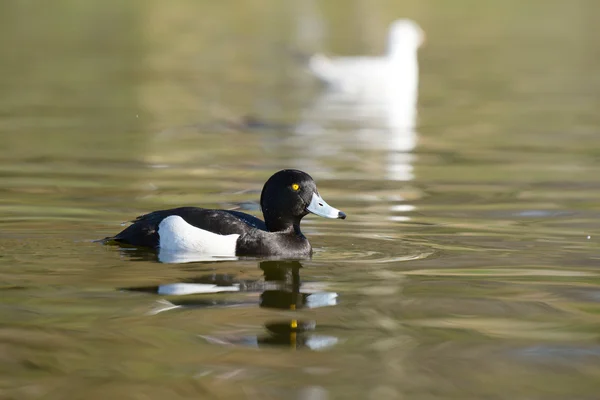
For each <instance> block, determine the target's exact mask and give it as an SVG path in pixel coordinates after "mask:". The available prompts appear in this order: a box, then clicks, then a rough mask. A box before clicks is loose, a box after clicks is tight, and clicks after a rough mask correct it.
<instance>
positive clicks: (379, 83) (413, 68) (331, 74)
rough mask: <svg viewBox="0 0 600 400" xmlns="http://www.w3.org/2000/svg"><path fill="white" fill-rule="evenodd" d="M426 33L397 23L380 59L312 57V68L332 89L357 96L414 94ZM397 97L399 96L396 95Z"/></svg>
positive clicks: (411, 24) (410, 23) (405, 22)
mask: <svg viewBox="0 0 600 400" xmlns="http://www.w3.org/2000/svg"><path fill="white" fill-rule="evenodd" d="M424 37H425V36H424V33H423V30H422V29H421V28H420V27H419V25H418V24H417V23H416V22H414V21H412V20H409V19H399V20H396V21H394V22H393V23H392V24H391V25H390V28H389V33H388V44H387V52H386V54H385V55H383V56H379V57H337V58H328V57H326V56H324V55H322V54H315V55H314V56H312V57H311V59H310V62H309V68H310V70H311V71H312V72H313V74H314V75H315V76H317V77H318V78H319V79H320V80H322V81H323V82H325V83H326V84H327V85H328V86H329V89H330V90H334V91H339V92H344V93H347V94H351V95H355V96H361V97H364V96H366V97H367V98H370V97H371V96H369V94H373V95H375V96H378V95H380V94H381V93H382V92H384V91H389V89H393V90H394V91H397V90H404V91H406V90H408V91H410V92H414V91H415V90H416V87H417V85H418V72H419V67H418V62H417V50H418V48H419V46H420V45H421V44H422V43H423V40H424ZM396 94H397V93H396Z"/></svg>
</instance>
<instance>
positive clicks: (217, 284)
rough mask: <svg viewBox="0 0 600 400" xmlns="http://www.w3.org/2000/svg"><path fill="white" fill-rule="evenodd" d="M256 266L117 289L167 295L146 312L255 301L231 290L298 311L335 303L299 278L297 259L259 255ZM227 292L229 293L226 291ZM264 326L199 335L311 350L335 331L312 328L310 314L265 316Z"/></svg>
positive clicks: (328, 294) (334, 340)
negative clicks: (245, 271)
mask: <svg viewBox="0 0 600 400" xmlns="http://www.w3.org/2000/svg"><path fill="white" fill-rule="evenodd" d="M259 267H260V269H261V270H262V271H263V277H262V279H257V280H239V279H236V278H235V276H234V275H227V274H210V275H203V276H200V277H198V278H194V279H189V280H186V281H184V282H178V283H170V284H164V285H160V286H151V287H129V288H122V289H121V290H128V291H138V292H147V293H154V294H158V295H163V296H167V298H163V299H161V300H160V301H159V307H157V308H156V309H154V310H153V311H152V312H150V313H149V314H150V315H155V314H158V313H162V312H165V311H170V310H174V309H181V308H188V309H189V308H209V307H210V308H219V307H222V308H225V307H243V306H252V305H254V304H256V300H255V299H254V298H250V299H248V297H242V298H240V296H239V295H238V296H233V297H232V296H231V295H233V294H235V292H237V293H238V294H239V293H251V294H255V293H260V298H259V303H258V304H259V307H261V308H271V309H278V310H290V311H298V310H302V309H305V308H319V307H326V306H334V305H336V304H337V293H334V292H326V291H319V290H318V289H317V288H316V286H318V285H312V287H311V285H303V284H302V283H301V281H300V270H301V268H302V264H301V263H300V262H299V261H289V260H266V261H261V262H260V263H259ZM232 292H234V293H232ZM227 293H229V295H230V296H227ZM193 295H194V296H193ZM215 295H216V296H215ZM180 296H182V297H180ZM183 296H184V297H183ZM264 326H265V328H266V330H267V333H266V334H265V335H249V336H212V335H201V337H202V338H203V339H204V340H206V341H207V342H209V343H212V344H219V345H242V346H251V347H262V346H274V345H278V346H286V347H291V348H294V349H297V348H307V349H311V350H317V349H324V348H327V347H330V346H333V345H335V344H336V343H337V342H338V338H337V337H335V336H330V335H320V334H317V333H315V331H316V327H317V323H316V321H314V320H302V319H299V318H296V317H291V318H289V319H288V318H286V319H283V320H274V321H268V322H266V323H265V325H264Z"/></svg>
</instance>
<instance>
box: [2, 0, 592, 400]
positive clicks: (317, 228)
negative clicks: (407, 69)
mask: <svg viewBox="0 0 600 400" xmlns="http://www.w3.org/2000/svg"><path fill="white" fill-rule="evenodd" d="M599 16H600V3H598V2H597V1H594V0H572V1H562V0H544V1H541V0H539V1H527V2H523V1H517V0H510V1H492V0H489V1H475V0H472V1H471V0H454V1H445V0H419V1H416V0H414V1H412V0H406V1H401V0H398V1H387V0H385V1H384V0H369V1H366V0H362V1H361V0H354V1H346V0H339V1H326V2H325V1H321V2H319V1H316V0H315V1H310V0H296V1H291V0H286V1H274V0H252V1H245V2H233V1H222V2H216V1H191V0H190V1H184V0H182V1H176V2H165V1H156V0H149V1H131V2H125V3H124V2H120V1H113V0H108V1H87V2H80V1H74V0H56V1H53V2H41V1H30V0H26V1H4V2H1V3H0V54H1V56H0V93H1V95H0V135H1V140H0V191H1V193H2V196H0V249H1V254H0V255H1V257H0V290H1V291H2V292H3V293H2V299H3V300H2V302H1V303H2V304H0V321H2V322H1V324H0V372H1V373H0V376H1V378H0V390H1V392H0V397H3V398H15V399H17V398H18V399H27V398H39V397H44V398H65V396H66V394H68V395H69V396H68V397H69V398H72V399H75V398H84V397H85V398H86V399H92V398H106V397H107V396H117V397H118V398H132V399H133V398H164V397H165V396H168V397H169V398H177V397H181V398H185V397H186V396H196V397H201V398H210V397H211V396H212V397H217V398H243V397H246V398H282V397H285V398H299V399H309V398H311V399H313V398H314V399H330V398H331V399H333V398H341V397H344V398H347V397H348V396H350V397H351V398H372V399H388V398H390V399H391V398H418V399H428V398H431V399H434V398H461V399H463V398H483V397H490V398H510V399H520V398H522V399H538V398H539V399H542V398H543V399H548V398H573V397H578V398H594V397H595V396H596V395H597V393H598V389H599V383H598V382H600V379H598V378H599V377H600V376H599V374H600V371H599V370H598V360H599V357H600V347H599V346H598V339H599V335H598V328H599V326H600V324H599V323H600V320H599V319H598V313H599V312H600V303H599V301H600V287H599V286H598V285H599V283H600V281H599V278H600V275H599V274H598V272H597V266H598V262H599V257H598V238H600V236H599V235H600V229H599V228H598V222H599V219H600V207H599V205H598V197H599V195H600V182H599V181H598V176H599V167H600V136H599V132H598V126H599V123H600V116H599V113H598V110H599V109H600V74H598V71H599V70H600V47H599V46H598V43H597V39H598V37H600V28H599V27H598V24H597V21H598V17H599ZM402 17H407V18H411V19H414V20H415V21H417V22H418V23H419V24H420V26H421V27H422V28H423V30H424V31H425V32H426V35H427V42H426V44H425V45H424V46H423V47H422V48H421V49H420V50H419V65H420V80H419V98H418V120H417V121H418V122H417V125H416V128H415V129H414V130H410V132H407V133H406V134H407V135H412V136H411V137H412V138H414V141H413V140H412V139H411V143H412V145H411V146H410V147H408V148H402V149H398V148H394V145H393V143H394V140H395V139H397V136H393V134H390V135H388V134H387V133H386V132H385V131H384V132H381V129H379V128H380V127H377V126H370V125H369V123H368V122H365V121H361V120H360V119H357V118H352V117H353V116H352V115H348V121H339V120H336V121H333V122H330V123H329V126H328V128H327V129H324V130H322V131H319V130H317V131H315V132H313V133H312V134H311V135H305V134H301V133H299V131H298V129H297V127H298V126H299V125H300V124H301V123H303V122H306V121H303V119H305V118H306V115H307V110H311V109H314V107H315V105H317V106H318V105H319V104H321V103H319V102H318V99H319V96H321V94H322V93H323V90H324V89H323V87H322V85H320V84H319V82H318V81H317V80H316V79H315V78H314V77H313V76H312V75H311V74H310V72H309V71H308V69H307V67H306V56H309V55H311V54H313V53H315V52H322V53H325V54H337V55H360V54H363V55H379V54H382V53H383V52H384V51H385V46H386V37H387V36H386V35H387V28H388V24H389V23H390V22H392V21H393V20H395V19H397V18H402ZM386 135H387V136H386ZM397 135H403V134H402V133H399V134H398V133H397ZM285 167H295V168H300V169H303V170H306V172H308V173H309V174H311V175H312V176H313V177H314V178H315V180H316V181H317V183H318V184H319V188H320V192H321V194H322V195H323V197H324V198H325V199H326V200H327V201H328V203H329V204H331V205H333V206H334V207H337V208H339V209H341V210H343V211H345V212H346V213H347V214H348V220H346V221H326V220H323V219H317V218H313V217H308V218H306V219H305V221H304V222H303V229H304V231H305V233H306V235H307V236H308V237H309V238H310V240H311V243H312V244H313V246H314V247H315V256H314V258H313V259H312V260H311V261H305V262H303V263H302V265H303V268H302V270H301V275H302V279H303V281H307V282H312V283H313V284H317V285H321V286H319V287H327V288H328V290H329V291H334V292H336V293H338V294H339V302H338V304H337V305H336V306H333V307H325V308H318V309H315V310H308V311H301V312H300V313H301V315H302V316H303V317H304V318H308V319H310V320H316V321H317V332H318V333H319V334H322V335H326V336H327V337H333V338H335V339H336V340H337V342H336V344H335V345H334V346H330V347H328V348H327V349H324V350H323V351H322V352H315V351H312V350H313V349H310V348H303V349H298V350H299V351H297V352H293V351H290V350H289V349H287V348H285V347H283V348H282V347H277V346H271V347H267V348H261V349H260V350H257V349H255V348H247V347H245V346H243V345H239V346H238V345H233V346H226V347H223V346H219V345H216V344H214V343H212V342H211V343H207V342H206V341H205V340H202V339H201V338H200V336H198V335H213V336H214V335H226V336H230V335H234V336H235V335H237V336H240V335H241V336H242V337H246V336H248V335H250V336H251V335H256V334H258V333H260V332H263V331H264V326H263V325H264V324H265V322H268V321H269V320H272V319H277V318H280V317H281V316H282V315H283V314H280V312H279V311H273V310H265V309H263V308H259V307H258V306H257V305H256V304H257V298H256V296H257V295H256V294H250V295H249V297H248V298H244V301H243V302H242V303H243V304H244V306H238V307H233V308H232V307H219V306H215V307H212V308H202V307H201V308H200V309H197V308H196V309H189V310H187V309H184V310H174V311H170V312H165V313H161V314H158V315H156V316H149V315H147V312H148V311H149V310H151V309H152V308H153V304H154V303H155V302H156V301H157V299H158V298H157V297H153V296H151V295H148V294H133V293H128V292H122V291H118V290H115V289H118V288H120V287H125V286H144V285H157V284H164V283H168V282H176V281H178V280H181V279H192V278H194V277H197V276H198V275H203V274H207V273H208V274H210V273H213V272H215V271H217V272H220V273H221V272H222V273H228V274H233V275H235V276H236V277H239V278H247V279H262V278H261V277H262V275H263V271H261V270H260V269H259V268H258V267H257V265H258V263H257V262H256V261H239V262H223V263H195V264H181V265H169V264H160V263H157V262H156V261H155V260H152V259H150V260H148V259H147V258H143V257H142V258H143V259H140V258H138V257H136V256H132V255H130V254H128V253H127V252H122V251H119V250H117V249H114V248H107V247H103V246H101V245H98V244H97V243H92V242H91V241H92V240H94V239H98V238H102V237H104V236H107V235H110V234H114V233H116V232H117V231H119V230H120V229H121V226H120V223H121V222H123V221H126V220H130V219H132V218H133V217H135V216H137V215H139V214H142V213H145V212H148V211H151V210H154V209H160V208H167V207H173V206H177V205H198V206H202V207H219V208H232V207H241V208H242V209H249V210H251V212H255V213H257V215H259V212H258V211H257V205H256V204H255V203H256V202H257V201H258V197H259V194H260V190H261V188H262V184H263V183H264V181H265V180H266V179H267V178H268V177H269V176H270V175H271V174H272V173H273V172H275V171H276V170H277V169H281V168H285ZM390 171H392V173H390ZM398 171H401V173H399V174H398V173H397V172H398ZM227 296H228V295H222V296H221V297H219V299H227V298H228V297H227ZM234 303H235V302H234ZM235 304H238V303H235ZM238 305H239V304H238ZM285 316H286V318H287V317H289V313H288V314H285ZM237 336H236V337H237Z"/></svg>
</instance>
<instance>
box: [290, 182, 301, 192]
mask: <svg viewBox="0 0 600 400" xmlns="http://www.w3.org/2000/svg"><path fill="white" fill-rule="evenodd" d="M298 189H300V185H298V184H297V183H294V184H293V185H292V190H294V191H298Z"/></svg>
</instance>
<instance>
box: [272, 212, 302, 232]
mask: <svg viewBox="0 0 600 400" xmlns="http://www.w3.org/2000/svg"><path fill="white" fill-rule="evenodd" d="M265 225H267V229H268V230H269V232H282V233H292V232H293V233H295V234H297V235H301V234H302V232H301V231H300V218H289V219H288V218H285V219H284V218H281V217H278V216H276V217H272V218H268V217H267V216H265Z"/></svg>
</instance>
